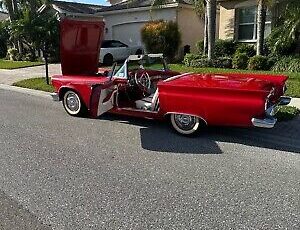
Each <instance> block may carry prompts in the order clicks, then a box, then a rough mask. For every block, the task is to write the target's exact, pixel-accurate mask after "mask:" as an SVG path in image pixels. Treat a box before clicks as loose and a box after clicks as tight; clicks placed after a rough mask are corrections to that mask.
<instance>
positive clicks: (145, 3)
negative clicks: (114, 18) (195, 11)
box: [97, 0, 191, 13]
mask: <svg viewBox="0 0 300 230" xmlns="http://www.w3.org/2000/svg"><path fill="white" fill-rule="evenodd" d="M174 3H180V4H188V5H191V1H189V0H166V4H165V5H168V4H174ZM151 5H152V1H149V0H135V1H130V0H127V1H123V2H120V3H117V4H114V5H112V6H107V7H104V8H102V9H99V10H97V13H100V12H108V11H116V10H125V9H132V8H140V7H149V6H151Z"/></svg>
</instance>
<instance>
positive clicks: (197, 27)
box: [96, 0, 204, 51]
mask: <svg viewBox="0 0 300 230" xmlns="http://www.w3.org/2000/svg"><path fill="white" fill-rule="evenodd" d="M110 2H111V4H113V5H111V6H109V7H105V8H102V9H100V10H97V13H96V15H99V16H103V17H104V19H105V24H106V29H105V39H113V40H120V41H122V42H124V43H126V44H128V45H132V46H133V45H143V44H142V40H141V34H140V30H141V28H142V27H143V26H144V25H145V23H147V22H150V21H152V20H161V19H162V20H172V21H175V22H177V23H178V27H179V30H180V32H181V40H182V43H181V47H184V46H185V45H188V46H190V47H191V50H192V51H194V50H195V49H196V47H195V43H196V42H197V41H198V40H200V39H203V31H204V23H203V19H200V18H199V16H197V15H196V13H195V11H194V9H193V6H192V5H191V3H189V2H188V1H187V0H178V1H175V0H169V1H168V2H167V4H165V5H162V6H161V7H158V8H153V9H151V1H149V0H137V1H117V0H110ZM181 50H183V49H181Z"/></svg>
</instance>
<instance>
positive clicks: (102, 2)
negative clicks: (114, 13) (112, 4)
mask: <svg viewBox="0 0 300 230" xmlns="http://www.w3.org/2000/svg"><path fill="white" fill-rule="evenodd" d="M59 1H60V0H59ZM62 1H65V2H80V3H89V4H96V5H109V2H107V1H106V0H62Z"/></svg>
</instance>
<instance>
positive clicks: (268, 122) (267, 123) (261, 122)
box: [251, 117, 277, 129]
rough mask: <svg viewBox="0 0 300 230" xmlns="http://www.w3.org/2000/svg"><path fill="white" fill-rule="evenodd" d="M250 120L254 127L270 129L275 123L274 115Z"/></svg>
mask: <svg viewBox="0 0 300 230" xmlns="http://www.w3.org/2000/svg"><path fill="white" fill-rule="evenodd" d="M251 122H252V124H253V126H255V127H260V128H267V129H271V128H273V127H274V125H275V124H276V122H277V119H276V118H274V117H271V118H265V119H258V118H252V119H251Z"/></svg>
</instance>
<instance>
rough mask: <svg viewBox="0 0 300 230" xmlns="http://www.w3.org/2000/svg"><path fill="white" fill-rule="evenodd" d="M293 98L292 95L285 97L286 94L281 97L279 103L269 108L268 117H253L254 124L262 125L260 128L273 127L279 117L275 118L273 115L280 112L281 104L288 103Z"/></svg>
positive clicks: (256, 125)
mask: <svg viewBox="0 0 300 230" xmlns="http://www.w3.org/2000/svg"><path fill="white" fill-rule="evenodd" d="M291 100H292V98H291V97H285V96H282V97H280V100H279V102H278V103H277V104H275V105H272V106H270V107H269V108H267V110H266V118H264V119H258V118H252V119H251V122H252V124H253V126H255V127H260V128H267V129H270V128H273V127H274V125H275V124H276V122H277V119H276V118H274V117H273V116H275V115H276V113H277V112H278V106H279V105H288V104H289V103H290V102H291Z"/></svg>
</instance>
